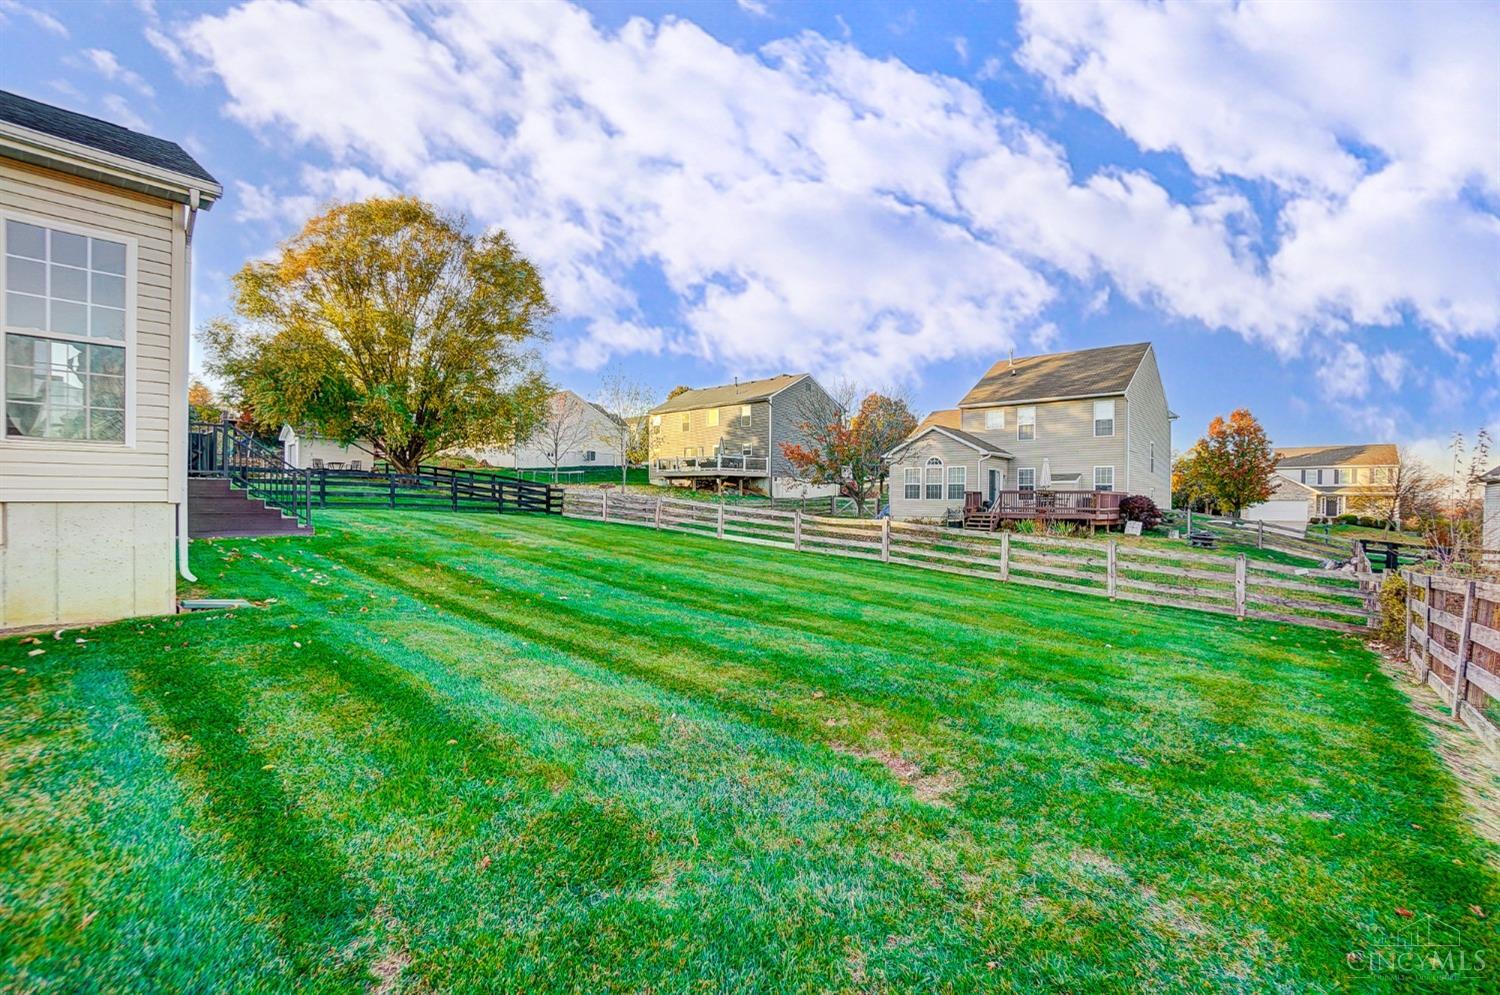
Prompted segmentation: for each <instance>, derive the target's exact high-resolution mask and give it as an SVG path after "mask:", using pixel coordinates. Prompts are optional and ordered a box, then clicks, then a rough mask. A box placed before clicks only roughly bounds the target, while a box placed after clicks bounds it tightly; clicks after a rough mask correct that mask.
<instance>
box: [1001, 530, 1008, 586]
mask: <svg viewBox="0 0 1500 995" xmlns="http://www.w3.org/2000/svg"><path fill="white" fill-rule="evenodd" d="M1000 579H1001V580H1010V533H1009V532H1002V533H1000Z"/></svg>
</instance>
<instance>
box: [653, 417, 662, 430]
mask: <svg viewBox="0 0 1500 995" xmlns="http://www.w3.org/2000/svg"><path fill="white" fill-rule="evenodd" d="M651 427H652V428H661V415H652V416H651Z"/></svg>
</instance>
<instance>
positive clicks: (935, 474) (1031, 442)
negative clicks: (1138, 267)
mask: <svg viewBox="0 0 1500 995" xmlns="http://www.w3.org/2000/svg"><path fill="white" fill-rule="evenodd" d="M1174 417H1175V416H1174V415H1173V414H1172V413H1171V411H1169V410H1168V408H1167V395H1166V391H1165V389H1164V388H1163V386H1162V381H1161V372H1160V370H1159V369H1158V368H1157V364H1156V353H1155V350H1154V349H1153V348H1152V346H1151V343H1149V342H1141V343H1135V344H1131V345H1118V346H1106V347H1103V348H1099V349H1082V350H1079V351H1076V352H1062V353H1052V354H1049V355H1043V356H1026V357H1021V358H1014V359H1008V360H1002V361H1001V362H999V363H996V364H995V365H994V366H993V367H991V368H990V370H989V371H988V372H987V373H986V374H985V375H984V377H983V378H981V379H980V381H979V382H978V383H977V384H975V385H974V387H973V388H972V389H971V390H970V391H969V392H968V393H967V394H965V395H964V397H963V398H962V399H961V400H960V401H959V403H958V407H957V408H954V409H948V410H945V411H940V412H935V413H934V414H933V415H932V416H930V417H929V418H928V419H926V420H925V421H924V422H923V423H922V424H921V425H920V426H918V428H917V430H916V431H915V432H913V433H912V435H911V436H910V437H908V438H907V439H906V441H905V442H903V443H902V444H901V445H899V446H897V447H896V448H895V449H893V450H892V451H891V452H890V453H889V454H887V459H888V460H889V461H890V465H891V477H890V480H891V502H890V506H891V514H892V516H893V517H895V518H905V519H921V518H940V517H943V516H945V515H946V514H947V513H948V512H950V511H958V510H961V509H962V508H963V506H964V503H965V500H966V498H965V495H966V494H971V493H977V494H978V495H979V498H978V500H980V501H982V502H983V503H984V504H986V505H991V504H994V503H995V502H996V500H997V499H998V498H999V497H1000V496H1001V494H1002V493H1003V492H1022V493H1027V494H1030V493H1035V492H1037V491H1080V490H1084V491H1087V490H1092V491H1119V492H1123V493H1127V494H1143V495H1145V496H1147V497H1150V498H1151V499H1152V500H1154V501H1156V502H1157V503H1158V504H1160V505H1163V506H1165V505H1166V504H1167V503H1168V502H1169V500H1170V497H1171V475H1172V469H1171V454H1172V419H1173V418H1174Z"/></svg>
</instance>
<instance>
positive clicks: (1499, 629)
mask: <svg viewBox="0 0 1500 995" xmlns="http://www.w3.org/2000/svg"><path fill="white" fill-rule="evenodd" d="M1402 577H1404V578H1405V579H1406V661H1407V664H1408V665H1409V666H1410V667H1411V668H1412V670H1413V672H1414V673H1415V674H1416V676H1417V680H1419V681H1423V682H1425V683H1426V684H1428V685H1429V686H1430V687H1431V688H1432V689H1433V690H1434V691H1436V692H1437V693H1438V695H1439V697H1441V698H1442V699H1443V701H1444V702H1445V703H1447V705H1448V707H1449V709H1450V710H1451V711H1452V713H1453V716H1454V717H1455V718H1457V719H1459V720H1461V721H1462V722H1463V723H1464V724H1465V725H1466V726H1468V727H1469V728H1470V729H1472V730H1474V732H1475V733H1476V734H1477V735H1478V736H1479V737H1480V738H1481V739H1482V740H1484V741H1485V743H1486V744H1487V745H1488V746H1489V747H1490V748H1491V749H1492V750H1495V751H1496V752H1497V753H1500V726H1497V724H1496V723H1495V721H1494V720H1493V719H1492V718H1491V717H1490V714H1491V713H1492V712H1493V711H1494V710H1495V709H1496V708H1497V707H1500V584H1493V583H1489V582H1486V581H1482V580H1465V579H1461V578H1457V577H1438V576H1434V575H1433V574H1429V573H1417V572H1416V571H1411V570H1407V571H1403V572H1402Z"/></svg>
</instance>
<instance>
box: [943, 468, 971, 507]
mask: <svg viewBox="0 0 1500 995" xmlns="http://www.w3.org/2000/svg"><path fill="white" fill-rule="evenodd" d="M947 480H948V490H947V494H948V500H949V501H962V500H963V499H964V491H966V490H968V489H969V468H968V467H967V466H964V465H963V464H961V463H960V464H958V465H956V466H955V465H952V464H950V465H949V466H948V476H947ZM955 487H957V488H958V493H957V494H955V493H954V492H953V489H954V488H955Z"/></svg>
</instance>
